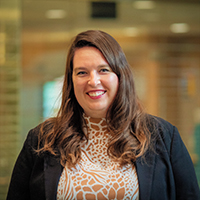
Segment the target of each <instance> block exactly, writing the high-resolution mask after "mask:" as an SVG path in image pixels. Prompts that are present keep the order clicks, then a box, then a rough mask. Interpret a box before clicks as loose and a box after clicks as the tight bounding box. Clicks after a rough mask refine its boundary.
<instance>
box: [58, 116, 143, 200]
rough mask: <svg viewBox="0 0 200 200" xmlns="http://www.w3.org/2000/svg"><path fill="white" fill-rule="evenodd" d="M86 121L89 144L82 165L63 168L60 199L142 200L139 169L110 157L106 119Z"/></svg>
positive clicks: (59, 188)
mask: <svg viewBox="0 0 200 200" xmlns="http://www.w3.org/2000/svg"><path fill="white" fill-rule="evenodd" d="M84 118H85V120H86V123H87V130H88V138H89V140H88V142H87V143H85V144H84V145H83V146H82V155H81V162H80V163H79V164H77V165H76V168H73V169H68V168H67V167H65V168H64V170H63V172H62V175H61V177H60V181H59V184H58V190H57V200H66V199H77V200H80V199H81V200H82V199H87V200H89V199H90V200H97V199H98V200H104V199H105V200H108V199H109V200H111V199H113V200H119V199H126V200H128V199H131V200H138V199H139V186H138V179H137V173H136V169H135V167H133V166H130V165H127V166H125V167H121V168H119V164H118V163H116V162H114V161H112V160H111V159H110V158H109V156H108V155H107V147H108V142H109V132H108V131H107V125H106V121H105V119H93V118H90V117H86V116H85V115H84Z"/></svg>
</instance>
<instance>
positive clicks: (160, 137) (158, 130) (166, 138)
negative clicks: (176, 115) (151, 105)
mask: <svg viewBox="0 0 200 200" xmlns="http://www.w3.org/2000/svg"><path fill="white" fill-rule="evenodd" d="M148 121H149V123H148V124H149V127H150V128H149V129H150V132H151V134H152V140H153V141H154V142H155V143H156V144H157V145H159V144H162V146H164V147H165V149H167V151H168V152H170V150H171V147H172V145H174V144H175V143H179V144H182V143H183V142H182V139H181V136H180V134H179V131H178V129H177V128H176V126H174V125H173V124H171V123H170V122H168V121H166V120H164V119H162V118H160V117H157V116H152V115H148Z"/></svg>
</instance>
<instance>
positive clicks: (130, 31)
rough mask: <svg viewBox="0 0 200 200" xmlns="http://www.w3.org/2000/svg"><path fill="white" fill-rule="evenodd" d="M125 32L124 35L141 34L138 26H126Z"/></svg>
mask: <svg viewBox="0 0 200 200" xmlns="http://www.w3.org/2000/svg"><path fill="white" fill-rule="evenodd" d="M123 32H124V35H126V36H128V37H134V36H137V35H138V34H139V29H138V28H136V27H127V28H124V30H123Z"/></svg>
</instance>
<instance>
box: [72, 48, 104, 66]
mask: <svg viewBox="0 0 200 200" xmlns="http://www.w3.org/2000/svg"><path fill="white" fill-rule="evenodd" d="M83 64H88V65H90V64H91V65H95V64H108V62H107V61H106V59H105V57H104V56H103V54H102V53H101V52H100V51H99V50H98V49H97V48H95V47H88V46H87V47H82V48H79V49H77V50H76V51H75V52H74V57H73V65H74V67H77V66H79V65H83Z"/></svg>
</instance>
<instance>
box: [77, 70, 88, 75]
mask: <svg viewBox="0 0 200 200" xmlns="http://www.w3.org/2000/svg"><path fill="white" fill-rule="evenodd" d="M85 74H86V72H85V71H79V72H77V75H80V76H81V75H85Z"/></svg>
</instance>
